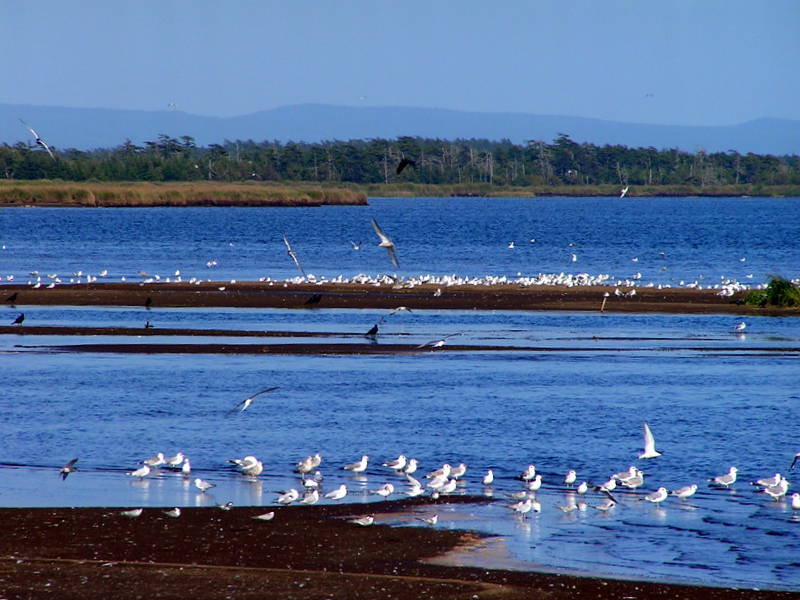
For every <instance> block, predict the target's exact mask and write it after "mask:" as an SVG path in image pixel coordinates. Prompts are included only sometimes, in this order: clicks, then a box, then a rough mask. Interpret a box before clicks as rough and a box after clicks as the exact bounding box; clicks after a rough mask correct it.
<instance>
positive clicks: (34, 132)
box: [19, 119, 56, 160]
mask: <svg viewBox="0 0 800 600" xmlns="http://www.w3.org/2000/svg"><path fill="white" fill-rule="evenodd" d="M19 122H20V123H22V124H23V125H24V126H25V127H26V128H27V130H28V131H30V132H31V133H32V134H33V137H34V138H36V144H37V145H39V146H41V147H42V148H44V149H45V150H47V153H48V154H49V155H50V158H52V159H53V160H55V159H56V157H55V155H54V154H53V151H52V150H50V146H48V145H47V142H45V141H44V140H43V139H42V138H41V137H39V134H38V133H36V130H35V129H34V128H33V127H31V126H30V125H28V124H27V123H26V122H25V121H23V120H22V119H20V120H19Z"/></svg>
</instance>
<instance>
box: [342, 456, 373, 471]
mask: <svg viewBox="0 0 800 600" xmlns="http://www.w3.org/2000/svg"><path fill="white" fill-rule="evenodd" d="M368 461H369V456H367V455H366V454H365V455H364V456H362V457H361V460H359V461H357V462H354V463H350V464H349V465H345V466H343V467H342V468H343V469H344V470H345V471H352V472H353V473H363V472H364V471H366V470H367V462H368Z"/></svg>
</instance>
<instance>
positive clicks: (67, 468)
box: [59, 458, 78, 481]
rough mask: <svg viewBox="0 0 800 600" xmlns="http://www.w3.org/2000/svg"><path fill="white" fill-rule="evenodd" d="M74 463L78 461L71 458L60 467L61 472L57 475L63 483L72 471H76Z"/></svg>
mask: <svg viewBox="0 0 800 600" xmlns="http://www.w3.org/2000/svg"><path fill="white" fill-rule="evenodd" d="M76 462H78V459H77V458H73V459H72V460H71V461H69V462H68V463H67V464H65V465H64V466H63V467H61V471H60V472H59V474H60V475H61V481H64V480H65V479H66V478H67V477H69V474H70V473H72V472H73V471H77V470H78V467H76V466H75V463H76Z"/></svg>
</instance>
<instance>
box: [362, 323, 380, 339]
mask: <svg viewBox="0 0 800 600" xmlns="http://www.w3.org/2000/svg"><path fill="white" fill-rule="evenodd" d="M364 335H365V336H366V337H371V338H374V337H376V336H377V335H378V324H377V323H375V325H373V326H372V328H371V329H370V330H369V331H368V332H367V333H365V334H364Z"/></svg>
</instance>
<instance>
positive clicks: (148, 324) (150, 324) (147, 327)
mask: <svg viewBox="0 0 800 600" xmlns="http://www.w3.org/2000/svg"><path fill="white" fill-rule="evenodd" d="M144 328H145V329H152V328H153V324H152V323H151V322H150V321H147V322H146V323H145V324H144Z"/></svg>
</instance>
